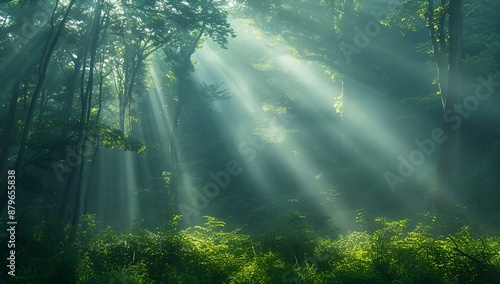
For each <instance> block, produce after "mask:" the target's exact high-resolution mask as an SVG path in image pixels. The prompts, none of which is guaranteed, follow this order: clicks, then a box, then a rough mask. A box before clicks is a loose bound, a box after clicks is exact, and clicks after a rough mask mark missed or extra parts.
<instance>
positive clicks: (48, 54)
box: [0, 0, 76, 212]
mask: <svg viewBox="0 0 500 284" xmlns="http://www.w3.org/2000/svg"><path fill="white" fill-rule="evenodd" d="M75 2H76V0H71V2H70V3H69V4H68V6H67V8H66V12H65V13H64V16H63V18H62V20H61V22H60V23H59V26H58V28H57V31H56V33H55V35H54V37H52V33H53V31H54V28H55V27H54V19H55V14H56V10H57V7H58V5H59V1H58V2H57V3H56V6H55V8H54V11H53V13H52V20H51V32H50V34H49V37H48V39H47V42H46V45H45V48H44V51H43V53H42V58H41V60H40V66H39V75H38V82H37V85H36V88H35V90H34V92H33V97H32V98H31V103H30V106H29V109H28V114H27V116H26V121H25V123H24V128H23V132H22V135H21V142H20V145H19V152H18V154H17V159H16V163H15V165H14V169H15V170H16V173H18V172H19V170H20V169H21V167H22V165H23V161H24V155H25V153H26V145H27V143H28V133H29V131H30V129H31V125H32V123H33V115H34V113H35V108H36V102H37V100H38V97H39V96H40V93H41V91H42V87H43V83H44V82H45V78H46V76H47V69H48V66H49V62H50V59H51V58H52V54H53V52H54V50H55V47H56V46H57V43H58V41H59V38H60V37H61V34H62V31H63V29H64V25H65V24H66V22H67V20H68V16H69V13H70V11H71V8H72V7H73V5H74V4H75ZM6 191H7V189H5V193H6ZM4 195H5V194H4ZM0 202H1V203H0V212H2V211H3V209H4V208H5V205H6V204H7V200H6V199H5V200H4V199H1V200H0Z"/></svg>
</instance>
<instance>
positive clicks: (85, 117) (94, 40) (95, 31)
mask: <svg viewBox="0 0 500 284" xmlns="http://www.w3.org/2000/svg"><path fill="white" fill-rule="evenodd" d="M102 4H103V0H97V3H96V7H95V10H94V17H93V25H92V29H91V31H90V37H89V46H90V49H89V50H90V62H89V75H88V78H87V84H86V88H85V93H82V112H81V114H80V127H79V133H78V141H80V142H82V146H81V147H82V154H83V153H85V151H86V149H85V145H86V143H83V142H84V140H85V135H86V130H87V126H88V123H89V121H90V109H91V107H92V90H93V87H94V69H95V59H96V53H97V47H98V39H99V34H100V31H101V30H100V28H99V27H100V23H101V11H102ZM84 64H85V62H84ZM84 67H85V66H84ZM83 69H84V70H85V68H83ZM82 74H84V73H83V72H82ZM82 80H84V78H83V76H82ZM84 170H85V159H84V158H83V157H82V158H81V161H80V170H79V173H80V174H79V177H78V183H77V187H76V197H75V211H74V213H73V220H72V222H71V229H70V233H69V237H68V241H69V243H72V242H74V240H75V238H76V233H77V231H78V225H79V223H80V216H81V202H82V187H83V177H84Z"/></svg>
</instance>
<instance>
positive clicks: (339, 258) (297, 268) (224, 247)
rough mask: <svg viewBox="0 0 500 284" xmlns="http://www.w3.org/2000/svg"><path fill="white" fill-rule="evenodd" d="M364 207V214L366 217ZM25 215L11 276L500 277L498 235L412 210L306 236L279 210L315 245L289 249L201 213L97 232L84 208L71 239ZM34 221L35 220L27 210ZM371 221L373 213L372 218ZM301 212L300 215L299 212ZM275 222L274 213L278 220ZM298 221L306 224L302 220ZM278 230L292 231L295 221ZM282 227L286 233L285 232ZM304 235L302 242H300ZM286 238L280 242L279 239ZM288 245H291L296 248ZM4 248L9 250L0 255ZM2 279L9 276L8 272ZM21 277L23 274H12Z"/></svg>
mask: <svg viewBox="0 0 500 284" xmlns="http://www.w3.org/2000/svg"><path fill="white" fill-rule="evenodd" d="M364 215H365V214H364V213H362V212H360V215H359V216H358V217H359V218H358V219H359V220H362V219H363V218H365V219H367V218H366V217H365V216H364ZM30 218H33V222H27V223H25V224H26V227H24V228H23V229H22V230H20V231H19V232H18V241H19V250H18V251H17V252H16V256H19V258H20V259H27V260H29V261H27V262H25V263H23V264H22V265H21V267H20V269H19V274H18V276H17V277H16V280H15V281H14V282H13V283H104V284H105V283H231V284H243V283H249V284H250V283H456V282H457V281H460V283H498V281H499V280H500V253H499V252H500V238H499V237H490V236H475V235H474V233H472V232H471V230H470V229H469V228H468V227H463V228H462V229H461V230H460V231H459V232H457V233H455V234H453V235H450V236H448V237H438V238H435V237H433V236H432V234H431V231H432V230H433V224H434V222H435V221H436V218H435V217H433V216H431V215H426V216H425V218H424V221H423V222H421V223H419V224H417V225H416V226H415V228H414V229H413V230H410V229H409V228H408V224H409V220H407V219H404V220H398V221H389V220H387V219H386V218H375V219H374V220H373V223H374V224H375V226H376V228H375V229H374V230H373V232H371V233H369V232H366V231H357V232H349V233H346V234H343V235H341V236H340V237H338V238H331V237H323V238H312V237H311V238H303V235H302V234H301V233H300V230H303V225H300V222H297V221H298V220H302V219H301V218H300V216H298V215H296V214H293V213H290V214H289V215H286V216H284V217H282V218H281V219H280V220H281V222H283V223H288V224H287V225H286V227H287V228H289V229H294V228H295V229H297V230H299V233H298V234H297V238H296V239H295V240H294V242H295V243H294V245H295V246H297V245H298V246H304V245H306V244H307V245H308V246H310V247H311V250H310V251H307V252H305V253H304V254H302V255H300V254H298V253H296V254H295V257H294V259H293V260H290V259H289V258H288V257H287V256H286V255H283V253H282V248H280V246H277V247H274V248H273V247H271V248H270V249H263V248H262V247H261V245H260V244H258V243H254V242H252V239H251V237H250V236H249V235H244V234H241V233H240V232H239V230H233V231H228V230H226V229H225V223H224V222H223V221H221V220H218V219H215V218H213V217H208V216H207V217H205V218H206V223H205V224H204V225H203V226H194V227H191V228H187V229H183V230H181V229H179V225H178V224H179V220H180V217H179V216H174V218H173V219H172V220H171V221H169V222H167V224H166V225H165V226H164V228H163V229H162V230H160V231H157V232H152V231H149V230H137V231H134V232H123V233H117V232H116V231H114V230H112V229H110V228H108V229H106V230H104V231H103V232H101V233H99V234H96V232H95V227H96V223H95V221H94V217H93V216H90V215H86V216H84V217H83V218H82V224H81V225H80V226H79V231H78V232H79V233H78V236H77V240H76V242H75V243H73V244H71V245H69V244H66V243H65V241H64V239H65V238H64V237H63V236H64V235H65V234H67V232H66V233H63V234H62V235H60V236H61V237H58V234H57V233H54V232H58V230H57V227H58V225H57V223H47V222H44V223H36V222H34V221H35V219H36V218H35V217H30ZM28 221H29V220H28ZM366 221H368V220H366ZM301 222H302V221H301ZM274 224H277V223H274ZM301 228H302V229H301ZM277 231H278V232H280V234H279V235H278V236H277V238H281V237H282V238H285V237H286V238H289V239H292V238H293V237H292V236H291V235H292V234H293V232H294V231H290V232H289V233H288V235H284V231H280V230H279V229H278V230H277ZM281 235H282V236H281ZM300 242H302V243H300ZM277 244H278V245H280V242H279V241H278V243H277ZM292 248H293V246H291V245H290V247H288V249H292ZM2 257H3V255H2ZM2 280H3V279H2ZM16 281H17V282H16Z"/></svg>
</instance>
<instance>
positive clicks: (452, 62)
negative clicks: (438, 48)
mask: <svg viewBox="0 0 500 284" xmlns="http://www.w3.org/2000/svg"><path fill="white" fill-rule="evenodd" d="M462 6H463V2H462V0H450V6H449V8H450V22H449V29H450V41H449V43H450V44H449V48H450V53H449V73H448V86H447V96H446V97H445V101H444V112H445V113H449V112H454V106H455V105H456V104H458V103H459V102H460V100H461V81H462ZM443 131H444V135H446V137H447V139H446V140H445V141H444V143H443V144H442V146H441V153H440V157H439V165H438V172H437V188H436V194H435V209H436V211H437V212H441V213H446V212H449V210H451V209H452V208H453V206H454V205H455V204H456V202H457V200H456V197H455V190H454V189H455V183H454V177H455V172H456V169H457V168H458V167H457V166H458V164H459V163H460V161H459V160H458V155H457V153H458V150H459V149H458V144H459V139H460V136H459V133H460V129H459V128H458V129H457V128H456V126H455V125H452V124H450V123H449V122H448V123H447V122H445V121H443Z"/></svg>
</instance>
